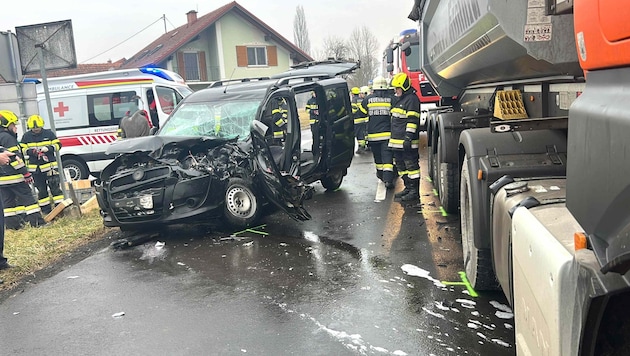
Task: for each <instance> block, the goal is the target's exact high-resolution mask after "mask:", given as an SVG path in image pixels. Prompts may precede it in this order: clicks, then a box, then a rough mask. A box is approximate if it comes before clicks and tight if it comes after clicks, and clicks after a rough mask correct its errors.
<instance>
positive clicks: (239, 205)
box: [224, 178, 261, 227]
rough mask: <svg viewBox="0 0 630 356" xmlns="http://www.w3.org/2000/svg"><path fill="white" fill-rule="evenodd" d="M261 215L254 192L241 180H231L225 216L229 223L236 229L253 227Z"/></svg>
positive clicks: (227, 191) (227, 190)
mask: <svg viewBox="0 0 630 356" xmlns="http://www.w3.org/2000/svg"><path fill="white" fill-rule="evenodd" d="M260 213H261V204H259V202H258V198H257V197H256V194H254V190H253V189H252V187H251V184H249V183H248V182H247V181H245V180H244V179H241V178H232V179H230V181H229V183H228V185H227V189H226V190H225V207H224V215H225V218H226V219H227V221H228V223H229V224H230V225H232V226H235V227H248V226H251V225H252V224H253V223H254V222H256V220H258V217H259V216H260Z"/></svg>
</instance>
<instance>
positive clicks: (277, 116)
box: [271, 100, 289, 139]
mask: <svg viewBox="0 0 630 356" xmlns="http://www.w3.org/2000/svg"><path fill="white" fill-rule="evenodd" d="M271 116H272V120H273V124H274V128H273V138H274V139H283V138H284V130H286V125H287V122H288V121H287V120H288V117H289V110H288V106H287V103H286V102H285V101H284V100H282V101H280V102H279V103H278V107H276V108H275V109H273V110H272V111H271Z"/></svg>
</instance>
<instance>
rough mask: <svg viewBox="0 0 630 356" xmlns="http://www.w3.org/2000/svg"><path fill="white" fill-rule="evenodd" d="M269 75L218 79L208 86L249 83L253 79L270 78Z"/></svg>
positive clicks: (216, 86)
mask: <svg viewBox="0 0 630 356" xmlns="http://www.w3.org/2000/svg"><path fill="white" fill-rule="evenodd" d="M269 79H270V78H269V77H255V78H240V79H226V80H217V81H216V82H214V83H212V84H210V85H208V88H218V87H222V86H224V85H228V84H234V83H248V82H252V81H259V80H269Z"/></svg>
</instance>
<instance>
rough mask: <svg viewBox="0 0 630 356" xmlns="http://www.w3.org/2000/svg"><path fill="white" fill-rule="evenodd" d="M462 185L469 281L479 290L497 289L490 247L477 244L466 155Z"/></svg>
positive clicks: (463, 237)
mask: <svg viewBox="0 0 630 356" xmlns="http://www.w3.org/2000/svg"><path fill="white" fill-rule="evenodd" d="M460 182H461V185H460V204H461V212H460V214H461V217H460V223H461V233H462V253H463V255H464V269H465V271H466V277H467V278H468V281H469V282H470V284H471V285H472V286H473V288H474V289H477V290H497V289H498V288H499V284H498V282H497V278H496V276H495V274H494V269H493V268H492V254H491V253H490V249H482V248H478V247H477V246H475V228H474V226H473V221H475V219H478V218H479V217H478V216H475V211H474V209H473V202H472V194H471V189H472V187H471V185H470V177H469V173H468V159H467V156H464V162H463V164H462V173H461V180H460Z"/></svg>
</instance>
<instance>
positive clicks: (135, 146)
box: [105, 136, 236, 158]
mask: <svg viewBox="0 0 630 356" xmlns="http://www.w3.org/2000/svg"><path fill="white" fill-rule="evenodd" d="M230 141H234V142H235V141H236V139H224V138H211V137H198V136H144V137H136V138H132V139H125V140H121V141H116V142H114V143H112V144H111V145H110V146H109V147H108V148H107V150H106V151H105V154H106V155H117V154H122V153H136V152H148V153H154V154H152V155H151V156H153V157H154V158H157V157H155V154H157V153H160V152H161V151H162V149H163V148H164V146H166V145H168V144H178V145H182V146H189V147H192V146H197V145H203V146H204V147H205V148H213V147H217V146H220V145H223V144H225V143H227V142H230ZM158 156H159V155H158Z"/></svg>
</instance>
